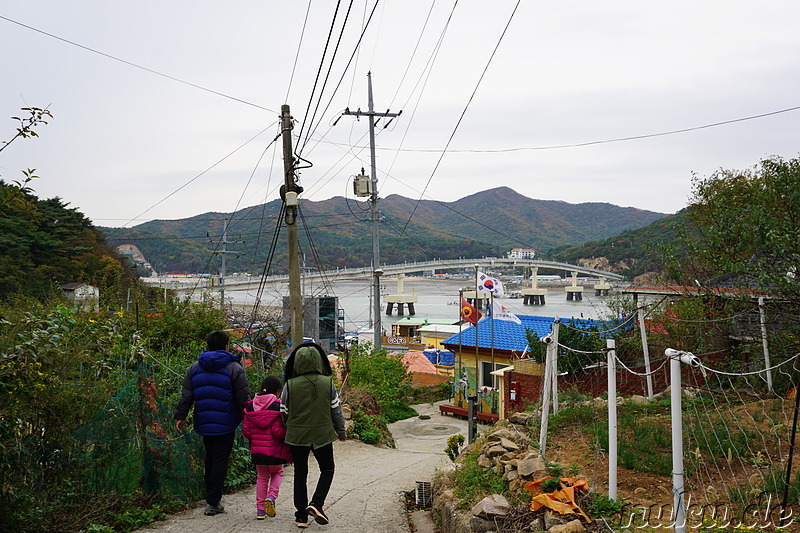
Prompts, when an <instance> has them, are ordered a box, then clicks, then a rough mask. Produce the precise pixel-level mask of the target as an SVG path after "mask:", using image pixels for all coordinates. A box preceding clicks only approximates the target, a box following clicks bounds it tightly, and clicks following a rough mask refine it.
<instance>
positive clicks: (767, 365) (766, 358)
mask: <svg viewBox="0 0 800 533" xmlns="http://www.w3.org/2000/svg"><path fill="white" fill-rule="evenodd" d="M758 315H759V318H760V322H761V344H762V346H763V347H764V368H766V369H767V387H769V390H770V392H772V368H771V367H772V365H771V364H770V362H769V342H767V313H766V311H765V310H764V297H763V296H761V297H759V299H758Z"/></svg>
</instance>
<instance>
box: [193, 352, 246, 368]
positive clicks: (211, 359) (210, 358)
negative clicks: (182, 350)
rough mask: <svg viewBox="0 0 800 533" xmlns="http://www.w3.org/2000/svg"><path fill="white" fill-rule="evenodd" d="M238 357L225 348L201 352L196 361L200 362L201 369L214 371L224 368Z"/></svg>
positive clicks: (237, 359)
mask: <svg viewBox="0 0 800 533" xmlns="http://www.w3.org/2000/svg"><path fill="white" fill-rule="evenodd" d="M239 359H240V357H239V356H236V355H233V354H231V353H229V352H227V351H225V350H211V351H207V352H203V353H201V354H200V357H198V358H197V362H198V363H200V368H202V369H203V370H211V371H214V370H219V369H220V368H225V367H226V366H228V365H229V364H230V363H236V362H238V361H239Z"/></svg>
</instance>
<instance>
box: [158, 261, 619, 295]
mask: <svg viewBox="0 0 800 533" xmlns="http://www.w3.org/2000/svg"><path fill="white" fill-rule="evenodd" d="M475 265H478V269H479V270H482V271H491V270H492V268H493V267H498V266H524V267H528V268H531V269H534V271H536V270H538V269H540V268H546V269H550V270H561V271H564V272H568V273H570V274H571V275H572V277H573V285H574V284H575V283H574V280H575V277H576V276H577V275H585V276H589V277H592V278H598V279H599V280H600V285H602V286H603V287H605V286H606V285H608V281H609V280H614V281H619V280H622V279H623V276H621V275H619V274H614V273H613V272H606V271H603V270H597V269H594V268H587V267H582V266H578V265H570V264H568V263H558V262H555V261H540V260H535V259H510V258H505V257H483V258H480V259H435V260H433V261H414V262H404V263H402V264H397V265H382V266H381V268H380V269H379V270H377V271H375V272H374V271H373V270H372V269H371V268H369V267H358V268H340V269H336V270H324V271H321V272H316V273H305V274H304V275H303V279H305V280H306V281H310V282H318V281H328V282H331V281H347V280H359V279H370V278H372V277H373V276H374V275H376V274H378V275H380V276H393V275H397V276H399V277H403V276H404V275H406V274H411V273H416V272H419V273H431V272H433V273H435V272H436V271H437V270H447V269H456V268H458V269H466V268H471V269H474V268H475ZM181 279H182V278H173V277H170V278H144V281H145V282H147V283H148V284H150V285H155V286H159V287H163V288H167V289H174V290H176V291H178V292H193V291H196V290H198V289H212V288H219V287H220V285H221V284H220V280H219V278H218V277H216V278H213V277H212V278H207V279H203V280H197V279H196V278H193V279H191V282H189V281H190V280H189V279H188V278H185V279H186V283H181ZM534 280H535V278H534ZM288 282H289V276H288V275H286V274H284V275H276V276H267V277H266V278H265V279H264V280H263V282H262V280H261V278H260V277H257V276H229V277H226V278H225V283H224V287H225V290H234V291H235V290H254V289H257V288H258V287H259V286H260V285H261V284H262V283H264V284H273V283H288ZM534 283H535V282H534ZM400 292H402V291H400Z"/></svg>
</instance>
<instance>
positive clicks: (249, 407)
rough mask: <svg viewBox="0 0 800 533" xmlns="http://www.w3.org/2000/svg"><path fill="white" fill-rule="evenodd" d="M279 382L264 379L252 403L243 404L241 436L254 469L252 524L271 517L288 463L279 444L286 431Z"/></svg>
mask: <svg viewBox="0 0 800 533" xmlns="http://www.w3.org/2000/svg"><path fill="white" fill-rule="evenodd" d="M280 393H281V380H280V379H279V378H277V377H275V376H267V377H266V378H264V381H263V382H262V383H261V390H260V391H259V392H258V393H257V394H256V396H255V398H253V400H252V401H248V402H246V403H245V404H244V425H243V426H242V433H243V434H244V436H245V437H247V439H248V440H249V441H250V454H251V457H252V459H253V464H254V465H255V467H256V473H257V474H258V478H257V480H256V520H263V519H264V517H265V516H270V517H272V516H275V499H276V498H277V497H278V491H279V490H280V488H281V481H282V480H283V465H284V464H286V463H288V462H291V460H292V454H291V452H290V451H289V446H288V445H287V444H285V443H284V442H283V438H284V437H285V436H286V427H284V425H283V421H282V420H281V401H280V399H278V396H280Z"/></svg>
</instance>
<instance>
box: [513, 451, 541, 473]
mask: <svg viewBox="0 0 800 533" xmlns="http://www.w3.org/2000/svg"><path fill="white" fill-rule="evenodd" d="M544 467H545V464H544V461H543V460H542V458H541V457H538V456H537V455H536V454H533V453H530V454H528V455H527V456H525V457H524V458H522V459H520V460H519V463H518V464H517V471H518V472H519V475H520V476H529V475H531V474H533V473H534V472H536V471H538V470H544Z"/></svg>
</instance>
